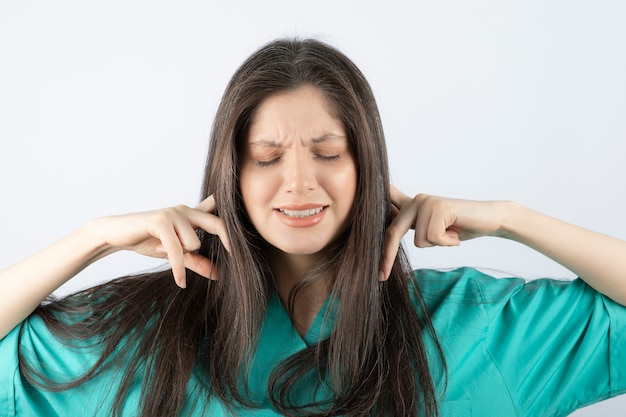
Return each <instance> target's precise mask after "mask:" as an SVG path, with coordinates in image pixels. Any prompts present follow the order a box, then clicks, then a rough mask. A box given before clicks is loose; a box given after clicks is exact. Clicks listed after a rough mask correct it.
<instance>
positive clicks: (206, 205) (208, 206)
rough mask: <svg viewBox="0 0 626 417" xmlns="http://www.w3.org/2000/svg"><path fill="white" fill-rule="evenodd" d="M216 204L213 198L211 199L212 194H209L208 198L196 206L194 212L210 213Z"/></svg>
mask: <svg viewBox="0 0 626 417" xmlns="http://www.w3.org/2000/svg"><path fill="white" fill-rule="evenodd" d="M215 207H216V204H215V197H213V194H211V195H210V196H208V197H207V198H205V199H204V200H202V201H201V202H200V204H198V205H197V206H196V207H195V209H196V210H200V211H204V212H206V213H210V212H212V211H213V210H215Z"/></svg>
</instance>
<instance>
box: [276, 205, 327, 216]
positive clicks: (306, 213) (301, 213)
mask: <svg viewBox="0 0 626 417" xmlns="http://www.w3.org/2000/svg"><path fill="white" fill-rule="evenodd" d="M279 210H280V211H281V212H283V213H285V214H286V215H287V216H289V217H299V218H302V217H309V216H313V215H315V214H317V213H319V212H320V211H322V210H324V207H318V208H314V209H308V210H283V209H279Z"/></svg>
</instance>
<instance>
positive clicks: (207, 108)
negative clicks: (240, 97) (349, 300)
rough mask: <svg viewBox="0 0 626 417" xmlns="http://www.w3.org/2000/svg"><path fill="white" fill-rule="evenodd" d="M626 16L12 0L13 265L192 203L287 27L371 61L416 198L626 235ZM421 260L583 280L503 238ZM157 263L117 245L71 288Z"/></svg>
mask: <svg viewBox="0 0 626 417" xmlns="http://www.w3.org/2000/svg"><path fill="white" fill-rule="evenodd" d="M625 20H626V3H620V2H616V1H604V0H601V1H598V0H583V1H566V0H560V1H550V2H545V1H540V0H525V1H523V2H514V1H495V0H493V1H492V0H482V1H478V0H475V1H461V0H456V1H408V0H407V1H388V2H385V4H383V2H380V1H369V2H368V1H357V0H352V1H343V2H339V1H330V0H320V1H317V2H306V3H305V2H291V1H276V0H272V1H259V2H253V1H249V2H245V3H242V2H236V1H232V2H230V1H229V2H227V1H215V2H208V1H205V2H201V1H195V2H194V1H177V2H173V1H172V2H164V1H108V2H97V3H96V2H84V1H68V0H58V1H55V2H44V1H6V0H5V1H2V2H0V202H1V203H2V205H1V207H2V208H1V211H0V214H1V215H0V248H1V249H2V251H1V253H0V268H2V267H5V266H8V265H10V264H11V263H13V262H16V261H18V260H19V259H21V258H23V257H25V256H27V255H29V254H30V253H33V252H34V251H36V250H37V249H39V248H42V247H44V246H45V245H47V244H49V243H51V242H53V241H55V240H56V239H58V238H60V237H61V236H63V235H64V234H66V233H67V232H69V231H70V230H72V229H75V228H77V227H79V226H80V225H82V224H84V223H85V222H87V221H88V220H90V219H93V218H96V217H100V216H103V215H108V214H115V213H125V212H130V211H138V210H148V209H153V208H159V207H164V206H170V205H175V204H181V203H184V204H188V205H193V204H195V203H196V202H197V201H198V197H199V189H200V184H201V177H202V171H203V165H204V159H205V153H206V149H207V138H208V135H209V131H210V126H211V122H212V117H213V114H214V113H215V110H216V107H217V103H218V101H219V99H220V96H221V93H222V91H223V89H224V87H225V85H226V83H227V82H228V80H229V77H230V76H231V75H232V73H233V72H234V70H235V69H236V68H237V66H238V65H239V64H240V63H241V62H242V61H243V60H244V59H245V58H246V57H247V56H248V55H249V54H250V53H252V52H253V51H254V50H256V49H257V48H258V47H260V46H261V45H262V44H263V43H265V42H267V41H269V40H271V39H273V38H275V37H279V36H284V35H288V36H293V35H298V36H303V37H304V36H314V37H317V38H319V39H322V40H325V41H327V42H330V43H331V44H333V45H335V46H337V47H339V48H340V49H342V50H343V51H344V52H346V53H347V54H348V56H350V57H351V58H352V59H353V60H354V61H355V62H356V63H357V65H358V66H359V67H360V68H361V69H362V70H363V71H364V73H365V74H366V76H367V77H368V79H369V81H370V83H371V84H372V86H373V89H374V91H375V94H376V97H377V100H378V104H379V107H380V111H381V114H382V118H383V124H384V127H385V130H386V135H387V139H388V146H389V156H390V161H391V167H392V176H393V181H394V183H395V184H396V185H397V186H398V187H400V188H401V189H403V190H404V191H405V192H407V193H409V194H416V193H418V192H427V193H431V194H438V195H445V196H451V197H460V198H471V199H509V200H516V201H518V202H520V203H522V204H525V205H527V206H530V207H532V208H535V209H537V210H540V211H543V212H546V213H548V214H551V215H554V216H556V217H560V218H562V219H564V220H567V221H571V222H574V223H577V224H579V225H582V226H586V227H589V228H592V229H595V230H598V231H601V232H604V233H608V234H611V235H613V236H616V237H619V238H622V239H626V220H625V217H624V213H626V196H624V193H623V189H624V187H623V184H622V183H623V180H624V178H626V164H624V160H625V157H626V153H625V152H624V150H625V147H624V142H625V139H626V123H625V115H626V77H624V74H626V54H625V53H624V50H625V46H624V41H625V40H626V25H624V21H625ZM406 240H407V244H408V245H409V246H411V245H410V243H411V237H410V236H409V237H408V238H407V239H406ZM411 256H412V259H413V263H414V265H415V266H416V267H452V266H460V265H472V266H480V267H486V268H492V269H495V270H497V271H506V272H510V273H513V274H520V275H522V276H526V277H538V276H550V277H557V278H571V277H572V274H571V273H569V272H568V271H566V270H565V269H563V268H562V267H560V266H558V265H556V264H554V263H553V262H551V261H549V260H548V259H546V258H544V257H543V256H541V255H539V254H536V253H534V252H532V251H531V250H529V249H527V248H525V247H522V246H521V245H518V244H515V243H512V242H508V241H503V240H499V239H492V238H485V239H479V240H476V241H470V242H466V243H464V244H463V245H462V246H461V247H460V248H454V249H441V248H435V249H425V250H418V249H416V248H412V249H411ZM159 264H160V262H159V261H154V260H150V259H145V258H141V257H139V256H138V255H135V254H124V253H120V254H116V255H113V256H111V257H109V258H107V259H105V260H102V261H100V262H98V263H97V264H95V265H92V266H91V267H89V268H88V269H87V270H85V271H84V272H83V273H81V274H80V275H79V276H78V277H76V278H75V279H74V280H72V281H70V283H68V284H67V286H66V287H64V288H62V289H61V290H60V291H59V292H58V293H59V294H63V293H66V292H67V291H70V290H73V289H77V288H81V287H84V286H89V285H92V284H94V283H96V282H100V281H103V280H106V279H109V278H112V277H115V276H118V275H122V274H126V273H129V272H133V271H137V270H142V269H146V268H151V267H154V266H155V265H159ZM625 366H626V364H625ZM624 409H626V397H622V398H618V399H615V400H611V401H608V402H604V403H602V404H599V405H596V406H593V407H590V408H587V409H585V410H582V411H579V412H577V413H576V414H575V415H576V416H579V417H582V416H592V415H594V416H595V415H603V416H622V415H623V414H624V411H623V410H624Z"/></svg>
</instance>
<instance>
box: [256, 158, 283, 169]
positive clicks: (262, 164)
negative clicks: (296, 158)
mask: <svg viewBox="0 0 626 417" xmlns="http://www.w3.org/2000/svg"><path fill="white" fill-rule="evenodd" d="M280 159H281V157H280V156H279V157H278V158H274V159H270V160H268V161H256V165H257V166H259V167H269V166H272V165H274V164H275V163H277V162H278V161H280Z"/></svg>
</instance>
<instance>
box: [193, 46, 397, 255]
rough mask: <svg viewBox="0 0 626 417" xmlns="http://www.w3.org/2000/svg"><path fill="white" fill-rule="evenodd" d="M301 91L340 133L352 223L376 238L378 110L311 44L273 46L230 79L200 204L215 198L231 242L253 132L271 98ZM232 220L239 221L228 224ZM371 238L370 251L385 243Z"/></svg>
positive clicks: (380, 174)
mask: <svg viewBox="0 0 626 417" xmlns="http://www.w3.org/2000/svg"><path fill="white" fill-rule="evenodd" d="M303 88H308V89H311V90H312V91H315V92H317V93H319V94H320V96H321V97H323V100H324V101H325V102H326V104H327V106H326V107H327V109H328V113H329V114H330V115H331V116H333V117H335V118H336V119H337V120H338V121H339V122H340V123H341V125H343V128H344V131H345V135H346V139H347V141H348V145H349V148H350V152H351V155H352V156H353V158H354V161H355V162H356V171H357V172H356V178H357V185H356V193H355V194H356V195H355V201H354V217H353V218H354V221H355V222H354V223H355V224H356V223H357V222H358V223H360V224H362V225H365V224H367V225H368V226H369V228H370V230H369V232H374V233H376V234H377V235H378V236H379V237H380V236H381V235H380V233H382V231H383V227H384V223H385V219H386V218H387V216H388V210H389V207H387V206H386V204H383V203H382V202H384V201H386V198H385V196H386V195H387V183H388V168H387V157H386V150H385V143H384V137H383V132H382V127H381V123H380V118H379V114H378V109H377V107H376V103H375V100H374V97H373V94H372V91H371V88H370V87H369V84H368V83H367V81H366V80H365V77H364V76H363V74H362V73H361V71H360V70H359V69H358V68H357V67H356V66H355V65H354V64H353V63H352V62H351V61H350V60H349V59H348V58H347V57H346V56H345V55H343V54H342V53H341V52H339V51H338V50H336V49H334V48H332V47H330V46H328V45H326V44H324V43H322V42H319V41H315V40H277V41H274V42H271V43H269V44H267V45H266V46H264V47H262V48H261V49H260V50H258V51H257V52H255V53H254V54H253V55H252V56H250V57H249V58H248V59H247V60H246V61H245V62H244V63H243V64H242V65H241V67H240V68H239V69H238V70H237V72H236V73H235V74H234V76H233V77H232V79H231V81H230V83H229V85H228V86H227V88H226V90H225V92H224V96H223V98H222V102H221V104H220V106H219V109H218V112H217V115H216V118H215V122H214V127H213V133H212V137H211V145H210V153H209V160H208V162H207V172H206V174H205V182H204V187H203V194H204V196H207V195H209V194H215V196H216V201H217V204H218V210H219V211H220V215H221V216H222V217H224V219H225V221H226V223H227V227H229V223H230V227H232V229H231V230H229V232H232V233H229V234H230V235H231V236H233V235H235V236H237V235H238V236H241V235H242V233H244V234H245V232H246V230H243V229H244V228H243V226H242V227H241V228H240V227H237V226H236V225H235V223H238V224H239V225H240V226H241V225H242V224H244V223H245V221H246V219H245V215H244V214H243V211H244V210H243V208H244V205H243V202H242V199H241V194H240V186H239V175H240V172H241V161H242V156H243V151H245V150H246V149H247V147H246V144H247V142H248V134H249V131H250V127H251V124H252V123H253V121H254V118H255V115H256V114H257V112H258V109H259V106H261V104H262V103H264V102H265V101H266V100H267V99H268V98H270V97H272V96H277V95H280V94H285V93H289V92H291V93H293V92H295V91H296V90H301V89H303ZM231 214H237V217H238V219H235V218H232V219H231V218H230V217H231V216H230V215H231ZM231 220H232V222H231ZM372 227H373V230H372V229H371V228H372ZM369 232H368V234H370V233H369ZM369 238H370V239H368V241H369V242H370V243H371V242H373V241H375V240H380V241H382V239H380V238H378V239H376V238H374V236H371V235H370V236H369Z"/></svg>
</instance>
